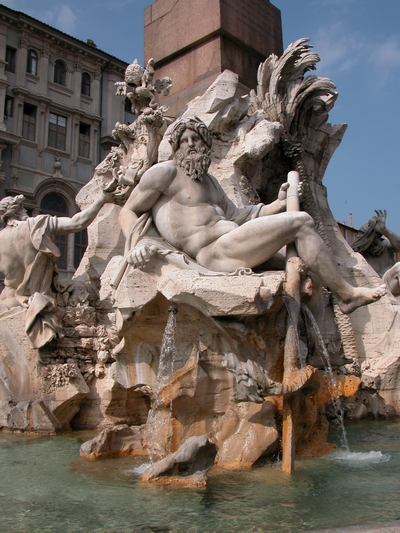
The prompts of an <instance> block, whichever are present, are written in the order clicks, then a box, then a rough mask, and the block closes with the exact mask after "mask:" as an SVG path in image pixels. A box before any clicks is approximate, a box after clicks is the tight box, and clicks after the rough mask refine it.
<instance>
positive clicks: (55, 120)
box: [48, 113, 67, 150]
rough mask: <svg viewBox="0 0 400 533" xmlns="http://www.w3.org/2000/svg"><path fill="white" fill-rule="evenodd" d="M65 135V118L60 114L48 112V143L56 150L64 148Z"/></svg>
mask: <svg viewBox="0 0 400 533" xmlns="http://www.w3.org/2000/svg"><path fill="white" fill-rule="evenodd" d="M66 137H67V119H66V117H62V116H61V115H56V114H55V113H50V117H49V141H48V145H49V146H51V147H52V148H57V150H65V141H66Z"/></svg>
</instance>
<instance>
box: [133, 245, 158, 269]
mask: <svg viewBox="0 0 400 533" xmlns="http://www.w3.org/2000/svg"><path fill="white" fill-rule="evenodd" d="M157 250H158V248H157V246H156V245H155V244H140V243H139V244H138V245H137V246H135V248H133V249H132V250H131V251H130V252H129V253H128V255H127V257H126V260H127V261H128V263H129V264H130V265H132V266H133V267H135V268H144V267H145V266H146V265H147V263H148V262H149V261H150V259H151V258H152V256H153V255H155V254H156V253H157Z"/></svg>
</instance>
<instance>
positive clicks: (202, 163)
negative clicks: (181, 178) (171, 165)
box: [175, 146, 211, 181]
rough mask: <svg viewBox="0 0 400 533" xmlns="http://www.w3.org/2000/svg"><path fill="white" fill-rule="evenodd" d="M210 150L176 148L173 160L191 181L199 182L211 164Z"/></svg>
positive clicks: (205, 148)
mask: <svg viewBox="0 0 400 533" xmlns="http://www.w3.org/2000/svg"><path fill="white" fill-rule="evenodd" d="M210 155H211V150H210V149H209V148H207V147H204V148H198V147H193V146H192V147H190V146H188V147H186V148H178V149H177V151H176V152H175V159H176V161H177V163H178V165H179V166H180V168H181V169H182V170H183V172H184V173H185V174H186V175H187V176H189V178H191V179H192V180H193V181H201V179H202V176H203V175H204V174H206V173H207V172H208V168H209V166H210V164H211V157H210Z"/></svg>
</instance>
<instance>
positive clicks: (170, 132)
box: [0, 39, 400, 486]
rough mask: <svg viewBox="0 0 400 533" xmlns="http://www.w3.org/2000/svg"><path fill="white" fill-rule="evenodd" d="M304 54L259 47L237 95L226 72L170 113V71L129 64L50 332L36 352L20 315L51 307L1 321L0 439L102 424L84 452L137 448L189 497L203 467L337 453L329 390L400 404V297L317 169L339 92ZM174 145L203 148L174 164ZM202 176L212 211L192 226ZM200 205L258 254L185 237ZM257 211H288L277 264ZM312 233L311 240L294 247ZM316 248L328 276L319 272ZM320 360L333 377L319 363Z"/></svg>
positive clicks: (81, 199)
mask: <svg viewBox="0 0 400 533" xmlns="http://www.w3.org/2000/svg"><path fill="white" fill-rule="evenodd" d="M310 48H311V47H310V46H309V45H308V44H307V39H300V40H299V41H297V42H296V43H293V44H292V45H290V46H289V47H288V49H287V50H286V51H285V52H284V54H283V55H282V56H281V58H277V57H275V56H273V55H272V56H270V57H269V58H268V59H267V60H266V61H265V62H264V63H263V64H261V65H260V68H259V71H258V87H257V89H256V90H255V91H251V93H250V94H249V95H245V96H242V95H241V93H240V90H239V87H238V76H237V75H236V74H234V73H232V72H230V71H225V72H224V73H222V74H221V75H220V76H219V78H218V79H217V80H216V81H215V82H214V83H213V84H212V86H211V87H210V88H209V89H208V90H207V91H206V92H205V93H204V95H203V96H201V97H199V98H197V99H195V100H194V101H192V102H191V103H190V104H188V106H187V108H186V109H185V110H184V111H183V112H182V114H181V115H180V116H179V118H177V119H175V118H173V117H168V115H167V110H166V109H165V108H163V107H161V106H160V105H159V104H158V103H157V92H161V91H163V92H166V91H167V90H168V86H169V85H170V83H171V80H169V79H168V78H165V79H164V80H161V81H160V80H156V81H154V80H153V76H154V69H153V63H152V61H150V62H149V64H148V65H147V67H146V69H142V67H140V65H139V64H138V63H137V62H135V63H133V64H132V65H131V66H130V67H128V69H127V73H126V78H125V81H124V82H119V83H118V84H117V93H118V94H119V95H121V96H123V97H124V98H125V97H128V98H129V99H130V100H131V101H132V104H133V106H134V108H135V111H136V113H138V117H137V119H136V120H135V122H133V123H132V124H130V125H125V124H119V123H117V124H116V126H115V129H114V130H113V136H114V138H115V140H116V141H117V142H118V143H119V145H118V146H117V147H115V148H113V149H112V151H111V152H110V154H109V155H108V156H107V157H106V159H105V160H104V161H103V162H102V163H101V164H100V165H99V166H98V167H97V169H96V172H95V175H94V177H93V179H92V180H91V181H90V183H88V184H87V185H86V186H85V187H84V188H83V189H82V190H81V191H80V193H79V195H78V197H77V202H78V204H79V205H80V206H81V208H82V210H83V211H82V212H85V209H90V206H92V205H94V203H93V202H94V198H96V197H97V195H98V194H102V195H103V196H102V198H103V197H104V199H105V198H106V197H107V203H105V205H104V202H103V203H102V205H101V206H100V207H101V210H100V212H99V213H98V214H97V217H96V219H95V220H94V221H93V222H92V223H91V224H90V226H89V246H88V249H87V251H86V254H85V256H84V258H83V260H82V262H81V265H80V267H79V269H78V270H77V272H76V273H75V276H74V279H73V282H72V284H71V285H70V286H69V287H68V288H67V289H66V290H65V291H64V293H56V292H55V293H54V294H52V295H51V297H52V298H53V300H52V301H53V303H54V308H53V311H54V314H55V315H56V316H57V319H58V320H59V322H60V329H57V328H56V327H55V325H54V324H55V322H50V321H49V324H50V326H49V327H50V330H51V338H49V339H48V340H47V341H46V342H43V343H42V344H41V345H40V346H37V345H36V346H35V345H32V344H30V341H29V339H28V337H27V335H26V332H25V328H26V324H27V320H29V317H30V320H31V321H32V320H33V322H34V321H35V320H36V318H35V317H37V316H40V317H42V316H43V313H42V311H43V310H44V309H45V308H43V309H42V310H41V311H39V313H37V314H36V315H34V319H32V316H31V315H32V314H31V315H30V308H29V305H30V304H29V303H28V304H27V306H28V307H13V308H11V309H3V311H2V314H1V315H0V336H1V343H0V392H1V406H0V424H1V426H2V427H3V428H8V429H12V430H19V431H33V432H44V433H56V432H60V431H62V430H69V429H71V428H72V429H74V430H83V429H85V430H88V429H96V431H97V435H96V436H95V437H94V438H92V439H89V440H87V442H85V443H84V444H83V445H82V447H81V456H82V457H83V458H90V459H95V458H99V457H102V458H104V457H108V458H111V457H113V456H123V455H126V456H130V455H135V456H140V457H148V456H150V458H151V462H152V463H153V464H152V465H151V466H149V469H148V470H147V471H146V472H144V474H143V480H144V481H146V482H150V481H152V482H159V483H163V484H175V483H177V484H181V485H182V484H183V485H184V486H199V485H204V484H205V483H206V474H207V472H208V470H209V469H210V467H211V466H213V465H216V466H218V467H220V468H221V469H232V470H234V469H244V468H248V467H250V466H252V465H254V464H255V463H257V462H258V461H259V460H260V458H263V457H268V456H275V455H276V454H281V457H282V463H281V464H282V469H283V470H284V471H285V472H289V473H290V472H292V471H293V470H294V467H295V458H299V459H300V458H304V457H309V456H314V457H316V456H317V457H318V456H323V455H326V454H329V453H331V452H332V451H333V450H334V448H335V447H334V446H333V445H331V444H329V443H328V442H327V435H328V427H329V423H328V418H327V416H326V414H325V412H324V406H325V405H326V404H327V403H330V402H332V401H336V402H337V397H340V398H341V399H342V398H344V397H347V398H349V399H350V400H351V401H353V402H355V403H357V401H358V400H357V398H358V396H357V395H360V394H362V395H363V397H365V396H368V397H369V398H371V404H372V402H373V400H372V398H375V399H376V398H378V397H379V407H378V408H376V409H375V413H374V414H376V415H377V416H382V417H388V416H390V415H392V414H396V413H398V412H399V410H400V405H399V390H400V387H399V384H398V377H397V376H398V375H399V373H398V365H399V360H398V356H397V353H396V341H397V336H398V335H399V333H398V331H400V329H399V328H396V325H397V321H398V320H399V318H398V303H397V300H395V298H394V297H392V296H391V295H389V296H384V295H383V291H382V290H381V289H379V288H378V289H375V288H374V287H379V286H380V284H381V279H380V278H379V277H378V276H377V275H376V274H375V273H374V272H373V271H372V269H371V268H370V267H369V266H368V264H367V263H366V262H365V260H364V259H363V258H362V257H361V256H360V255H359V254H357V253H355V252H354V251H352V250H351V248H350V247H349V246H348V245H347V243H346V242H345V241H344V240H343V239H342V238H341V236H340V234H339V231H338V229H337V226H336V224H335V222H334V220H333V217H332V215H331V213H330V211H329V207H328V204H327V200H326V192H325V189H324V187H323V185H322V178H323V174H324V171H325V168H326V166H327V164H328V161H329V159H330V157H331V156H332V154H333V152H334V150H335V148H336V147H337V146H338V144H339V143H340V141H341V139H342V136H343V134H344V132H345V129H346V126H345V125H343V124H342V125H339V126H332V125H331V124H328V123H327V118H328V112H329V110H330V109H331V108H332V106H333V104H334V102H335V100H336V97H337V93H336V92H335V91H334V85H333V83H332V82H331V81H330V80H327V79H324V78H319V77H317V76H305V74H306V72H307V71H308V70H310V69H312V68H313V67H314V66H315V63H316V62H317V61H318V56H317V55H316V54H314V53H312V52H311V50H310ZM186 145H187V146H191V145H197V147H198V148H199V147H200V148H199V149H198V150H197V154H196V157H191V151H193V152H195V150H192V148H190V149H188V151H187V153H185V154H183V155H182V157H181V160H180V164H181V166H179V165H178V164H177V161H178V160H179V157H180V154H181V153H180V152H179V150H181V149H182V147H183V146H186ZM171 158H173V161H174V163H172V162H171V161H172V160H171ZM157 161H158V163H156V162H157ZM174 165H175V166H174ZM178 168H179V169H182V170H179V171H178V170H177V169H178ZM208 168H209V173H207V170H208ZM171 169H172V170H171ZM174 172H175V174H173V173H174ZM179 172H182V173H181V174H179ZM185 173H186V174H185ZM184 174H185V180H186V181H181V183H180V187H176V186H175V188H174V186H173V183H175V182H174V181H173V180H178V181H179V179H181V180H182V179H183V178H182V176H183V175H184ZM189 174H190V176H191V177H190V178H189V177H188V176H189ZM171 176H174V177H173V178H172V177H171ZM177 176H178V177H177ZM179 176H180V177H179ZM157 180H159V181H157ZM162 180H164V181H162ZM168 180H169V181H168ZM202 180H203V181H202ZM204 180H208V181H207V184H208V185H207V187H208V189H207V194H208V195H209V197H210V198H211V200H212V201H210V202H208V203H207V202H206V201H205V200H204V199H200V200H201V201H200V204H201V211H199V210H198V211H197V214H196V216H193V217H191V216H188V215H187V213H188V212H189V211H188V209H189V208H190V209H191V208H192V207H195V208H196V209H199V206H198V205H197V204H196V205H195V204H193V205H192V204H190V202H194V200H193V197H194V196H195V195H196V194H198V193H197V192H196V191H198V190H199V187H200V186H201V185H203V186H204ZM299 180H301V183H302V185H301V187H300V189H301V191H300V192H301V194H300V196H299V194H298V192H299ZM286 182H288V185H286ZM149 183H150V184H151V183H156V184H157V185H156V186H155V185H152V187H153V188H151V187H150V185H149ZM182 183H184V184H185V187H186V189H185V191H184V193H185V194H183V192H182V193H181V190H182V188H181V185H182ZM199 184H200V185H199ZM210 191H211V192H210ZM224 191H225V192H224ZM179 194H182V196H181V197H180V196H179ZM160 196H161V197H162V198H164V197H165V198H167V200H165V199H163V200H162V201H159V198H160ZM183 196H184V198H183ZM171 198H172V199H173V200H174V202H175V204H174V205H173V206H172V207H171V203H170V199H171ZM208 200H209V198H208ZM233 200H234V203H235V205H234V203H233ZM104 201H106V200H104ZM157 202H159V203H157ZM178 204H179V208H177V207H176V205H178ZM211 204H212V205H214V209H215V206H218V209H220V210H221V212H223V213H224V216H225V218H224V221H225V222H226V223H227V224H230V225H231V226H229V227H230V228H232V227H233V226H232V224H233V225H234V227H235V228H236V227H238V228H240V229H242V228H251V230H248V232H247V233H246V234H245V235H244V236H242V237H240V239H241V240H240V246H241V247H243V248H245V247H246V246H247V247H248V246H250V247H251V246H253V248H252V249H251V250H252V253H247V254H246V256H245V257H242V256H240V257H239V258H238V254H237V253H236V252H237V250H236V249H235V248H234V247H233V246H232V244H231V241H228V244H225V245H224V246H222V247H221V248H219V249H218V250H217V251H215V250H214V248H215V246H214V245H215V242H216V241H212V242H211V243H205V244H204V243H203V244H201V245H199V244H198V243H199V242H200V241H201V239H202V238H204V233H203V234H200V233H198V228H199V219H201V217H204V216H205V213H207V212H208V211H207V210H208V209H209V208H210V205H211ZM96 205H97V204H96ZM99 205H100V204H99ZM99 205H98V206H99ZM100 207H99V209H100ZM284 208H286V210H287V212H286V213H284V212H283V209H284ZM99 209H98V210H97V211H99ZM173 210H174V214H173V215H172V214H171V213H172V212H173ZM260 213H261V215H264V214H265V215H272V216H277V217H278V216H280V215H283V216H282V217H280V218H279V220H280V221H283V222H282V225H281V226H280V224H281V222H279V224H278V223H277V224H278V226H279V227H280V231H279V243H280V244H279V246H278V248H280V247H281V245H283V244H287V247H286V259H285V258H284V257H283V256H282V254H279V253H277V254H269V256H268V257H263V256H262V253H261V252H260V251H259V249H261V248H262V247H261V246H259V245H258V244H257V242H258V241H257V239H258V238H261V236H262V235H268V231H273V228H272V229H271V228H270V229H269V230H268V231H264V229H263V230H262V232H261V231H260V228H261V225H260V224H264V221H265V219H268V216H265V217H264V216H259V215H260ZM196 217H197V218H196ZM311 219H312V220H313V222H314V226H315V230H314V229H313V227H314V226H312V224H311ZM202 220H203V219H202ZM270 220H272V219H270ZM276 220H278V219H276ZM289 220H290V221H291V223H290V224H288V221H289ZM160 221H161V222H160ZM225 222H224V223H225ZM216 226H217V225H216ZM274 227H275V226H274ZM294 227H296V228H297V227H298V228H299V229H298V230H296V231H297V233H296V234H294V233H293V231H294V230H293V228H294ZM188 228H190V232H191V233H190V235H189V236H190V238H188V234H187V232H188V231H189V230H188ZM285 228H286V229H285ZM304 228H306V229H304ZM284 231H287V233H288V235H287V236H286V237H282V235H283V233H284ZM304 231H306V232H307V239H304V238H303V236H302V235H303V233H302V232H304ZM254 232H255V233H254ZM257 232H258V233H257ZM223 234H224V237H225V235H230V230H227V232H225V230H224V231H223ZM254 235H256V236H257V239H256V238H255V237H254ZM167 237H168V238H167ZM309 238H311V239H312V240H313V242H315V243H317V246H318V249H315V250H314V249H312V250H311V251H310V250H309V249H308V248H307V247H305V246H303V245H302V243H304V242H305V241H307V242H308V241H309ZM217 240H218V239H217ZM291 240H296V242H297V247H296V246H295V245H294V244H293V243H291ZM209 244H210V246H209ZM211 244H212V246H213V247H214V248H213V247H211ZM267 244H268V245H270V242H269V241H268V242H267ZM197 246H198V248H196V247H197ZM271 246H272V245H271ZM274 246H275V245H274ZM305 248H306V249H305ZM246 249H247V248H246ZM210 250H211V252H210ZM275 251H276V252H277V251H278V250H274V252H275ZM235 253H236V255H235ZM221 256H223V257H224V260H223V262H221V259H220V258H221ZM271 256H272V257H271ZM328 256H329V258H330V257H334V261H333V262H332V260H331V259H329V260H326V261H325V259H324V261H325V266H326V264H328V263H329V269H328V270H329V272H328V274H327V270H326V269H325V266H324V267H320V266H319V262H320V261H321V260H322V259H321V258H326V257H328ZM315 271H317V272H318V273H320V274H321V276H318V275H316V274H315ZM324 276H325V279H323V280H322V281H321V279H320V278H321V277H324ZM328 278H329V279H328ZM343 280H346V281H345V282H344V281H343ZM322 282H324V283H322ZM344 283H345V286H346V287H348V283H350V284H351V285H352V286H354V287H361V286H363V285H368V286H369V287H370V288H369V289H367V290H365V292H363V295H364V296H365V295H366V294H368V298H367V299H368V301H363V302H362V303H370V304H371V305H368V306H361V307H359V308H358V309H355V307H356V306H354V308H353V307H350V306H351V305H352V303H351V302H350V303H349V301H347V300H346V298H345V299H344V300H342V301H341V300H340V298H339V296H340V295H341V294H343V291H342V287H343V286H344V285H343V284H344ZM327 285H328V286H331V285H332V286H331V289H332V290H331V291H330V290H329V289H327V287H326V286H327ZM338 286H340V289H338ZM363 290H364V289H363ZM358 294H360V293H358ZM364 296H363V298H364ZM381 296H382V298H380V297H381ZM379 298H380V299H379ZM378 299H379V301H376V302H375V300H378ZM29 301H30V300H29ZM372 302H374V303H372ZM304 304H306V305H307V309H309V311H307V312H305V313H304V312H303V313H302V309H304ZM48 309H49V308H46V310H48ZM343 311H345V312H346V313H348V312H350V311H354V312H352V314H351V315H348V314H346V313H343ZM41 313H42V314H41ZM46 316H47V315H46ZM45 318H46V317H45ZM52 328H53V329H52ZM328 352H329V353H330V354H333V356H334V357H333V361H334V362H333V364H332V365H331V364H330V363H328V370H329V372H328V371H326V370H324V369H323V365H322V366H320V365H319V364H318V363H315V364H314V362H315V361H316V360H318V359H320V356H321V353H322V355H323V356H326V354H327V353H328ZM328 361H329V359H328ZM332 367H333V370H334V371H332ZM360 387H361V388H360ZM350 400H349V402H350ZM375 404H376V402H375ZM338 405H339V407H340V409H341V405H340V403H339V404H338ZM348 405H350V404H348ZM354 410H355V409H353V411H354ZM351 413H352V411H351V409H350V408H348V414H349V415H350V416H351ZM156 459H160V460H159V461H156ZM160 465H161V466H160Z"/></svg>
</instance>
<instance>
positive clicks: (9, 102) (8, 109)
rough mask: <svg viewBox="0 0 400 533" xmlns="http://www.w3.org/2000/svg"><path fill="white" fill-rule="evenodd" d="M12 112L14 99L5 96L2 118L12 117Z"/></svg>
mask: <svg viewBox="0 0 400 533" xmlns="http://www.w3.org/2000/svg"><path fill="white" fill-rule="evenodd" d="M13 112H14V98H13V97H12V96H6V99H5V102H4V118H7V117H12V116H13Z"/></svg>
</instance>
